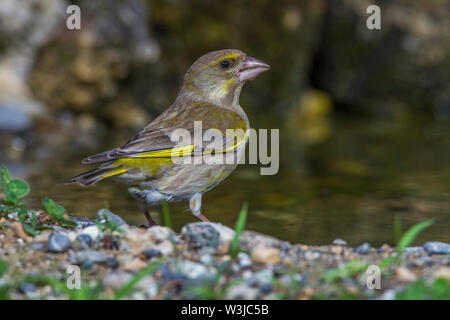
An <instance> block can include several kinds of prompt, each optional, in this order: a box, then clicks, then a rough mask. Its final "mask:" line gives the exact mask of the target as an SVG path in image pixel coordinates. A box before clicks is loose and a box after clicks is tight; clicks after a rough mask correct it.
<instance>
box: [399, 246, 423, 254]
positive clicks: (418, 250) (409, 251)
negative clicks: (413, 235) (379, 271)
mask: <svg viewBox="0 0 450 320" xmlns="http://www.w3.org/2000/svg"><path fill="white" fill-rule="evenodd" d="M423 251H424V249H423V248H422V247H408V248H405V249H404V250H403V253H404V254H411V255H420V254H422V253H423Z"/></svg>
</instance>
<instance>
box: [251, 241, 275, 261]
mask: <svg viewBox="0 0 450 320" xmlns="http://www.w3.org/2000/svg"><path fill="white" fill-rule="evenodd" d="M251 259H252V261H253V262H254V263H264V264H277V263H279V262H280V250H279V249H277V248H268V247H265V246H261V245H259V246H256V247H255V248H254V249H253V250H252V252H251Z"/></svg>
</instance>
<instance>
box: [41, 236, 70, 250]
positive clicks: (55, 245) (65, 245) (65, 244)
mask: <svg viewBox="0 0 450 320" xmlns="http://www.w3.org/2000/svg"><path fill="white" fill-rule="evenodd" d="M71 245H72V241H70V239H69V238H68V237H66V236H65V235H63V234H60V233H55V232H52V234H51V235H50V239H49V240H48V242H47V251H49V252H53V253H59V252H65V251H67V249H69V248H70V246H71Z"/></svg>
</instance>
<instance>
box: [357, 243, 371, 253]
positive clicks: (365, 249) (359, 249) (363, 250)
mask: <svg viewBox="0 0 450 320" xmlns="http://www.w3.org/2000/svg"><path fill="white" fill-rule="evenodd" d="M355 252H356V253H359V254H368V253H369V252H370V244H369V243H368V242H364V243H363V244H361V245H360V246H358V247H356V248H355Z"/></svg>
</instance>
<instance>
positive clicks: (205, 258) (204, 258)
mask: <svg viewBox="0 0 450 320" xmlns="http://www.w3.org/2000/svg"><path fill="white" fill-rule="evenodd" d="M200 263H203V264H205V265H207V266H210V265H212V263H213V258H212V256H211V255H210V254H204V255H202V256H201V257H200Z"/></svg>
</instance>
